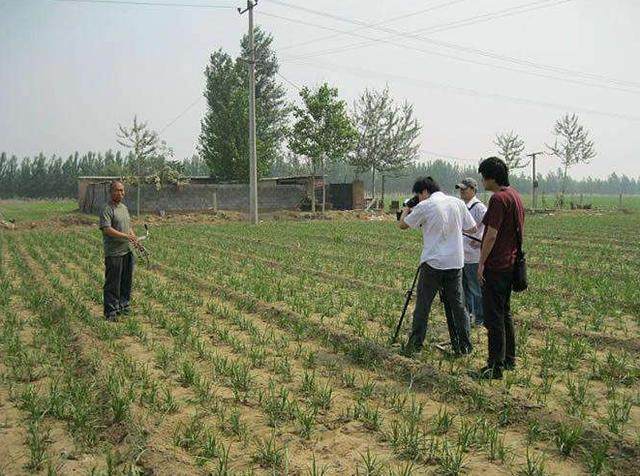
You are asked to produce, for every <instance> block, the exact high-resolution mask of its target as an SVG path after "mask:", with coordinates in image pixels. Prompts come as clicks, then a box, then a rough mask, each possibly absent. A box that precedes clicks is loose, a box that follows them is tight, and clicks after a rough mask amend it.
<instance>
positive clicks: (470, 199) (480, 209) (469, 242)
mask: <svg viewBox="0 0 640 476" xmlns="http://www.w3.org/2000/svg"><path fill="white" fill-rule="evenodd" d="M456 189H458V190H459V191H460V198H461V199H462V200H464V202H465V204H466V206H467V209H468V210H469V212H470V213H471V216H472V217H473V219H474V220H475V222H476V223H477V225H478V231H477V233H475V234H473V235H469V236H473V237H474V238H476V239H477V240H482V233H483V232H484V225H483V224H482V219H483V218H484V214H485V213H487V207H486V205H485V204H484V203H482V202H481V201H480V200H479V199H478V197H477V196H476V191H477V190H478V182H476V181H475V179H472V178H465V179H463V180H461V181H460V183H459V184H457V185H456ZM463 242H464V269H463V270H462V287H463V289H464V300H465V303H466V307H467V311H469V313H470V314H472V315H473V318H474V321H475V325H476V326H481V325H483V324H484V314H483V312H482V288H481V287H480V283H479V282H478V263H479V262H480V246H481V242H480V241H476V240H473V239H471V238H469V237H468V236H465V237H464V238H463Z"/></svg>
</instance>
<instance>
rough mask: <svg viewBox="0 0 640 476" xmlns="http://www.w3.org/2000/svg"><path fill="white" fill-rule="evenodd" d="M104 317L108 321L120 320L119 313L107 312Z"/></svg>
mask: <svg viewBox="0 0 640 476" xmlns="http://www.w3.org/2000/svg"><path fill="white" fill-rule="evenodd" d="M104 318H105V319H106V320H107V321H108V322H118V315H117V314H107V315H106V316H104Z"/></svg>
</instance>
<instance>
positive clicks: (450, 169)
mask: <svg viewBox="0 0 640 476" xmlns="http://www.w3.org/2000/svg"><path fill="white" fill-rule="evenodd" d="M304 170H305V169H304V167H303V166H302V165H301V164H292V163H291V162H285V161H278V162H276V163H275V164H274V166H273V170H272V171H273V173H274V175H275V176H281V175H295V174H299V173H304V172H303V171H304ZM425 175H431V176H432V177H433V178H435V179H436V180H437V181H438V182H439V183H440V186H441V187H442V188H443V189H444V190H446V191H453V190H454V187H455V184H456V183H458V182H459V181H460V179H461V178H464V177H473V178H475V179H476V180H478V183H480V176H479V174H478V167H477V166H474V165H468V166H461V165H458V164H455V163H452V162H448V161H444V160H432V161H428V162H426V163H418V164H415V165H413V166H409V167H407V168H405V169H404V170H403V171H402V173H400V174H388V175H385V178H384V189H385V192H388V193H410V192H411V187H412V186H413V182H414V181H415V179H416V177H420V176H425ZM356 177H357V178H359V179H360V180H362V181H363V182H364V184H365V187H366V189H367V190H372V186H371V174H370V173H360V174H358V173H357V171H356V170H355V169H354V168H353V167H350V166H348V165H344V164H337V165H334V166H333V167H331V169H330V170H329V171H328V173H327V178H328V180H329V181H330V182H350V181H352V180H353V179H354V178H356ZM510 179H511V185H513V186H514V187H516V188H517V189H519V190H522V191H525V192H526V191H528V190H531V176H526V175H525V172H524V171H521V170H518V171H516V173H512V174H511V175H510ZM538 187H539V191H540V193H544V194H556V193H560V191H561V189H562V169H560V168H558V169H557V170H556V171H554V172H549V173H548V174H546V175H544V176H543V175H541V174H538ZM381 190H382V177H379V176H376V191H377V192H376V195H379V194H380V191H381ZM567 193H584V194H603V195H618V194H620V193H624V194H626V195H631V194H633V195H636V194H640V177H637V178H629V177H627V176H626V175H617V174H616V173H612V174H611V175H609V177H608V178H606V179H599V178H596V179H594V178H591V177H589V178H586V179H582V180H575V179H573V178H571V177H568V178H567Z"/></svg>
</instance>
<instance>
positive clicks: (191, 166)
mask: <svg viewBox="0 0 640 476" xmlns="http://www.w3.org/2000/svg"><path fill="white" fill-rule="evenodd" d="M170 164H171V166H172V167H174V168H176V169H178V170H179V171H180V172H181V173H183V174H185V175H188V176H196V175H208V174H209V171H208V169H207V166H206V164H205V163H204V161H203V160H201V159H200V158H199V157H198V156H193V157H192V158H190V159H187V160H183V161H171V162H170ZM134 165H135V161H134V159H133V156H132V155H131V154H122V153H121V152H114V151H107V152H105V153H95V152H87V153H85V154H82V155H80V154H79V153H77V152H76V153H75V154H72V155H70V156H68V157H66V158H63V157H59V156H55V155H54V156H51V157H47V156H45V155H43V154H40V155H38V156H36V157H32V158H31V157H28V158H22V159H18V158H17V157H15V156H11V157H10V156H8V155H7V154H6V153H4V152H3V153H0V198H71V197H76V195H77V190H78V185H77V178H78V177H80V176H84V175H105V176H127V175H132V174H133V173H134V170H135V166H134ZM327 172H328V173H327V175H328V176H327V178H328V180H329V181H330V182H350V181H352V180H353V179H354V178H360V179H361V180H363V181H364V183H365V186H366V188H367V190H371V174H368V173H360V174H358V173H357V172H356V170H355V169H354V168H353V167H350V166H348V165H344V164H339V165H336V166H334V167H331V168H330V169H329V170H328V171H327ZM307 173H309V169H308V167H307V166H306V165H305V164H303V163H299V162H297V161H295V160H294V161H292V160H284V159H281V160H276V162H275V163H274V164H273V166H272V169H271V175H272V176H286V175H301V174H307ZM423 175H431V176H433V177H434V178H436V179H437V180H438V181H439V182H440V184H441V186H442V188H443V189H445V190H449V191H451V190H453V188H454V186H455V184H456V183H457V181H459V180H460V179H461V178H462V177H475V178H477V179H479V177H478V174H477V167H475V166H471V165H469V166H466V167H463V166H460V165H457V164H453V163H451V162H446V161H443V160H434V161H431V162H427V163H420V164H416V165H413V166H410V167H407V168H406V169H404V170H403V172H402V173H401V174H393V175H392V174H390V175H385V177H384V182H385V183H384V189H385V191H386V192H387V193H409V192H410V190H411V186H412V185H413V181H414V180H415V178H416V177H418V176H423ZM538 181H539V187H540V192H541V193H545V194H555V193H559V192H560V189H561V182H562V171H561V170H560V169H558V170H557V171H555V172H549V173H548V174H546V175H545V176H542V175H539V176H538ZM511 182H512V185H514V186H515V187H516V188H518V189H520V190H522V191H526V190H530V189H531V178H530V177H526V176H525V175H524V173H518V174H512V178H511ZM381 189H382V178H381V177H377V180H376V190H377V191H378V194H379V192H380V191H381ZM567 192H568V193H584V194H605V195H607V194H609V195H618V194H620V193H624V194H626V195H630V194H640V177H638V178H629V177H627V176H626V175H617V174H615V173H612V174H611V175H610V176H609V177H608V178H606V179H593V178H587V179H583V180H575V179H572V178H569V179H568V186H567Z"/></svg>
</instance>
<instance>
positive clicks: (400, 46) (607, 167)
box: [0, 0, 640, 178]
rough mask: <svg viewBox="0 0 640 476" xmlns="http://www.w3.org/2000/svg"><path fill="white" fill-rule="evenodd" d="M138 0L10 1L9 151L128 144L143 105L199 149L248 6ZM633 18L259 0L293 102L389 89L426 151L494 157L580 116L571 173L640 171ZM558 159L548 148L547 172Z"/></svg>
mask: <svg viewBox="0 0 640 476" xmlns="http://www.w3.org/2000/svg"><path fill="white" fill-rule="evenodd" d="M131 1H132V2H138V3H140V4H136V5H132V4H126V3H120V2H118V1H117V0H91V1H86V0H85V1H78V0H74V1H69V0H65V1H60V0H0V150H2V151H6V152H8V153H10V154H16V155H18V156H30V155H35V154H37V153H39V152H43V153H45V154H47V155H51V154H58V155H63V156H64V155H67V154H69V153H72V152H74V151H76V150H77V151H80V152H84V151H89V150H92V151H105V150H107V149H118V144H117V142H116V131H117V128H118V124H129V123H130V122H131V121H132V119H133V116H134V115H137V116H138V117H139V118H140V119H142V120H144V121H147V122H148V123H149V125H150V126H151V127H152V128H153V129H155V130H157V131H162V132H161V136H162V138H163V139H165V140H166V141H167V143H168V144H169V145H170V146H171V147H172V148H173V149H174V151H175V155H176V158H184V157H189V156H191V155H192V154H193V153H194V152H196V150H197V143H198V135H199V133H200V121H201V119H202V117H203V115H204V112H205V106H206V105H205V101H204V98H203V97H202V93H203V89H204V68H205V66H206V64H207V62H208V61H209V56H210V54H211V53H212V52H213V51H215V50H217V49H219V48H222V49H223V50H225V51H227V52H229V53H231V54H232V55H234V56H235V55H236V54H237V53H238V51H239V42H240V39H241V37H242V35H243V34H244V33H246V31H247V25H248V23H247V22H248V19H247V15H243V16H240V15H239V14H238V12H237V11H236V9H235V8H236V7H238V6H242V3H243V2H240V1H238V2H232V1H229V0H131ZM151 3H169V4H171V5H164V6H160V5H148V4H151ZM179 4H180V5H179ZM213 6H215V7H217V6H221V7H223V8H211V7H213ZM245 6H246V3H245ZM311 10H313V11H311ZM639 21H640V1H636V0H608V1H606V2H605V1H602V0H538V1H534V0H403V1H402V2H400V1H394V0H388V1H385V2H371V1H368V0H366V1H365V0H317V1H315V2H302V1H296V0H260V2H259V4H258V5H257V6H256V8H255V22H256V25H260V26H261V27H262V28H264V29H265V30H267V31H268V32H270V33H271V34H272V35H273V37H274V47H275V50H276V52H277V55H278V57H279V59H280V64H281V68H280V73H281V75H282V77H281V78H280V79H282V82H283V84H284V86H285V87H286V88H287V90H288V95H289V97H290V99H291V100H292V101H297V100H298V95H297V93H298V91H297V89H296V88H297V87H300V86H314V85H318V84H320V83H321V82H323V81H327V82H329V83H330V84H331V85H333V86H335V87H337V88H338V89H339V91H340V95H341V97H342V98H344V99H345V100H346V101H347V102H348V103H349V104H350V105H351V104H353V101H354V100H355V99H356V98H357V97H358V96H359V95H360V94H361V93H362V91H363V90H364V89H365V88H375V89H380V88H383V87H384V86H385V85H388V86H389V89H390V92H391V94H392V95H393V97H394V98H396V99H397V100H399V101H404V100H407V101H409V102H410V103H412V104H413V105H414V110H415V115H416V117H417V118H418V119H419V120H420V122H421V124H422V126H423V131H422V135H421V137H420V140H421V150H422V151H421V153H422V158H423V159H425V160H426V159H431V158H438V157H440V158H444V159H446V160H451V161H454V162H456V163H459V164H475V163H477V161H478V158H480V157H483V156H487V155H491V154H495V153H496V152H497V151H496V148H495V146H494V144H493V141H494V140H495V135H496V133H500V132H507V131H514V132H516V133H518V134H519V135H520V136H521V137H523V138H524V140H525V144H526V150H525V151H526V152H527V153H528V152H537V151H545V150H547V149H546V147H545V144H552V143H553V141H554V134H553V125H554V123H555V121H556V120H557V119H558V118H559V117H560V116H562V115H563V114H564V113H567V112H570V113H571V112H575V113H577V114H578V115H579V117H580V122H581V123H582V124H583V125H584V126H585V127H586V128H587V129H588V130H589V131H590V134H591V137H592V138H593V139H594V141H595V146H596V151H597V153H598V155H597V157H596V158H595V159H593V161H592V162H591V163H590V164H584V165H578V166H575V167H574V168H573V169H572V170H571V175H573V176H574V177H578V178H580V177H586V176H593V177H605V176H607V175H609V174H610V173H611V172H617V173H618V174H623V173H624V174H627V175H630V176H633V177H640V160H639V159H638V156H637V155H638V153H637V151H638V149H640V134H639V132H640V62H638V61H637V58H639V57H640V35H638V34H637V31H636V29H637V24H638V22H639ZM416 30H420V32H418V33H411V32H415V31H416ZM347 47H348V48H347ZM285 78H286V81H285ZM558 166H559V161H558V159H557V158H554V157H552V156H541V157H539V158H538V170H539V171H541V172H542V173H546V172H547V171H549V170H555V169H556V168H557V167H558Z"/></svg>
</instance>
